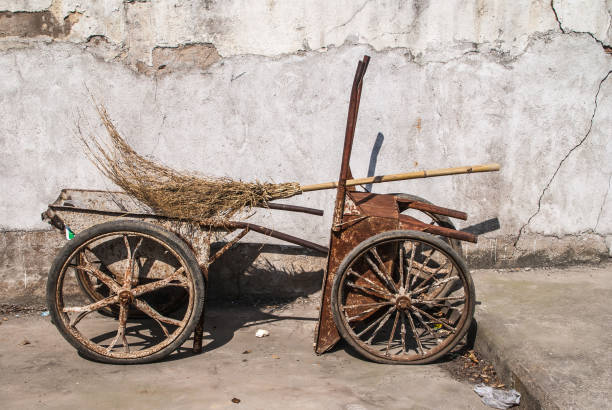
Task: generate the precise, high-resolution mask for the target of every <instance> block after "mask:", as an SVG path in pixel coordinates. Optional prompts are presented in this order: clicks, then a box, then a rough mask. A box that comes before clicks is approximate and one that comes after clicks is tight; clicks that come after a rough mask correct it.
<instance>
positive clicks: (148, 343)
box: [55, 231, 195, 359]
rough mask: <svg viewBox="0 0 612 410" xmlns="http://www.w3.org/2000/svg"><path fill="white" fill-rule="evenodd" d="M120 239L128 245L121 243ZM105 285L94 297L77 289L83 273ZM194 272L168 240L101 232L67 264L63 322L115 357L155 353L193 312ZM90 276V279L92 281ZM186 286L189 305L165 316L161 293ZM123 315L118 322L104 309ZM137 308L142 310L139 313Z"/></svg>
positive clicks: (59, 303)
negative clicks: (138, 314)
mask: <svg viewBox="0 0 612 410" xmlns="http://www.w3.org/2000/svg"><path fill="white" fill-rule="evenodd" d="M119 243H122V244H123V247H119V246H117V245H118V244H119ZM83 274H85V275H88V276H89V278H88V280H87V281H85V282H86V283H90V284H93V283H98V282H101V284H103V285H104V289H103V290H101V291H100V290H99V289H92V290H93V291H95V292H97V293H96V295H99V296H102V298H101V299H98V300H95V301H91V300H89V299H91V296H92V295H89V294H88V295H87V298H83V296H82V294H81V295H79V294H77V293H76V292H75V289H78V285H80V284H79V283H78V279H77V278H78V277H79V276H81V278H82V275H83ZM192 275H193V273H192V272H191V270H190V269H189V268H188V266H187V263H186V262H185V261H184V260H183V258H181V257H180V255H179V254H178V253H177V252H176V251H175V250H173V249H172V248H171V247H170V246H169V245H167V244H166V243H164V242H163V241H161V240H159V239H157V238H155V237H153V236H151V235H147V234H144V233H140V232H133V231H121V232H112V233H108V234H104V235H100V236H96V237H94V238H92V239H90V240H89V241H87V242H85V243H83V244H82V245H80V246H79V247H78V248H77V249H75V250H74V251H73V252H72V254H71V255H70V257H69V258H67V259H66V262H65V263H64V265H63V266H62V268H61V271H60V274H59V277H58V281H57V286H56V292H55V302H56V303H55V309H56V313H57V315H58V317H59V319H60V321H61V326H62V327H63V328H64V329H65V331H66V332H67V334H68V335H69V336H70V337H71V338H72V339H73V340H74V341H76V342H77V343H78V344H79V345H81V346H82V347H83V348H85V349H87V350H89V351H92V352H95V353H97V354H99V355H102V356H104V357H108V358H114V359H130V358H140V357H145V356H150V355H152V354H154V353H156V352H158V351H160V350H162V349H164V348H165V347H167V346H168V345H170V344H171V343H172V342H173V341H175V340H177V339H178V338H179V337H180V336H181V335H182V334H183V332H184V330H185V328H186V327H187V324H188V323H189V319H190V316H191V314H192V310H193V306H194V301H195V296H194V295H195V290H194V278H193V277H192ZM89 279H90V280H89ZM169 289H174V290H175V289H180V290H181V291H182V292H183V293H184V300H185V304H184V307H183V308H182V309H181V310H180V311H176V312H174V313H172V314H171V315H168V316H165V314H162V313H160V311H161V310H162V309H160V306H161V305H156V304H151V303H150V302H151V300H152V299H153V300H155V296H156V295H158V296H159V293H160V292H161V293H163V292H165V291H168V290H169ZM109 309H110V310H112V311H113V312H117V313H118V317H117V320H114V319H111V318H109V317H104V316H102V315H100V314H98V313H103V312H104V310H107V311H108V310H109ZM134 310H138V311H139V312H141V313H142V315H140V316H139V317H138V316H136V315H134V314H133V311H134Z"/></svg>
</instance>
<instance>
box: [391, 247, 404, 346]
mask: <svg viewBox="0 0 612 410" xmlns="http://www.w3.org/2000/svg"><path fill="white" fill-rule="evenodd" d="M404 254H405V251H404V243H401V244H400V245H399V255H398V258H399V264H398V268H397V269H398V270H399V274H400V278H399V286H400V290H403V289H404ZM387 350H388V349H387Z"/></svg>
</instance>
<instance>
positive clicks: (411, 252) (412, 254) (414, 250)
mask: <svg viewBox="0 0 612 410" xmlns="http://www.w3.org/2000/svg"><path fill="white" fill-rule="evenodd" d="M410 244H411V245H412V249H411V250H410V263H409V264H408V270H407V271H406V283H405V284H403V285H402V286H403V287H404V288H405V289H407V290H408V292H410V281H411V279H410V272H412V265H413V264H414V255H415V253H416V245H415V244H414V242H410Z"/></svg>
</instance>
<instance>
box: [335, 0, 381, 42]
mask: <svg viewBox="0 0 612 410" xmlns="http://www.w3.org/2000/svg"><path fill="white" fill-rule="evenodd" d="M371 1H372V0H365V1H364V2H363V4H362V5H361V6H360V7H359V8H358V9H357V10H356V11H355V12H354V13H353V15H352V16H351V17H350V18H349V19H348V20H346V21H345V22H344V23H342V24H340V25H337V26H335V27H332V28H331V29H330V30H329V31H328V32H327V34H329V33H331V32H332V31H334V30H337V29H339V28H341V27H344V26H346V25H347V24H349V23H350V22H351V21H353V20H354V19H355V17H357V15H358V14H359V13H361V12H362V11H363V9H364V8H365V6H367V5H368V3H370V2H371Z"/></svg>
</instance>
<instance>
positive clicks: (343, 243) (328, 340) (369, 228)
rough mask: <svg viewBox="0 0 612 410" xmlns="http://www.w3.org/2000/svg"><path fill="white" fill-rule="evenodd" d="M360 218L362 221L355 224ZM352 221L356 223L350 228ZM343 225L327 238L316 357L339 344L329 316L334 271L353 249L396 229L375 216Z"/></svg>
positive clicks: (346, 218)
mask: <svg viewBox="0 0 612 410" xmlns="http://www.w3.org/2000/svg"><path fill="white" fill-rule="evenodd" d="M351 194H352V193H351ZM360 218H361V220H358V219H360ZM352 220H358V221H357V222H356V223H354V224H352V225H351V224H350V222H351V221H352ZM344 222H345V225H344V227H343V228H342V229H341V230H340V231H339V232H333V231H332V233H331V235H330V252H329V255H328V257H327V269H326V270H325V276H324V278H323V287H322V295H321V309H320V311H319V323H318V326H317V329H316V332H315V352H316V353H317V354H321V353H324V352H326V351H328V350H329V349H331V348H332V347H333V346H334V345H335V344H336V343H337V342H338V341H339V340H340V335H339V333H338V329H336V325H335V324H334V320H333V317H332V312H331V291H332V285H333V282H334V278H335V277H336V271H337V270H338V267H339V266H340V264H341V263H342V260H344V258H345V257H346V256H347V255H348V254H349V252H350V251H351V250H353V248H355V246H357V245H358V244H360V243H361V242H363V241H365V240H366V239H368V238H370V237H371V236H373V235H376V234H378V233H380V232H385V231H390V230H394V229H398V220H397V219H396V218H385V217H376V216H370V217H367V218H362V217H361V216H356V215H344Z"/></svg>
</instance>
